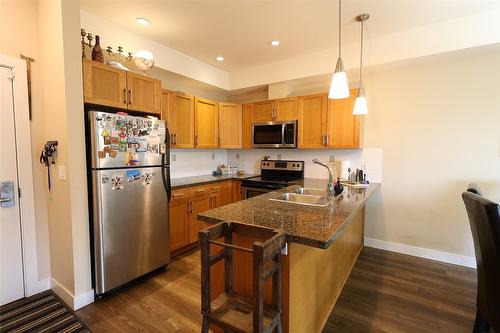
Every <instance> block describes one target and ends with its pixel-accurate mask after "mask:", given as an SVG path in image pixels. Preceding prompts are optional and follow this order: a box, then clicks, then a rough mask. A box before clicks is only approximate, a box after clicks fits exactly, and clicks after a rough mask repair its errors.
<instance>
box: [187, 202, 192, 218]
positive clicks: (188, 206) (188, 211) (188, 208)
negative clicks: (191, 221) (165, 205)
mask: <svg viewBox="0 0 500 333" xmlns="http://www.w3.org/2000/svg"><path fill="white" fill-rule="evenodd" d="M187 214H188V215H189V214H191V201H189V202H188V204H187Z"/></svg>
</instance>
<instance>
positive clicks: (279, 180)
mask: <svg viewBox="0 0 500 333" xmlns="http://www.w3.org/2000/svg"><path fill="white" fill-rule="evenodd" d="M260 169H261V174H260V176H256V177H251V178H246V179H244V180H243V181H242V182H241V188H242V191H243V196H244V198H245V199H248V198H252V197H256V196H258V195H261V194H264V193H267V192H271V191H274V190H277V189H280V188H284V187H287V186H290V185H293V184H295V183H296V181H297V180H300V179H303V178H304V161H283V160H263V161H261V162H260Z"/></svg>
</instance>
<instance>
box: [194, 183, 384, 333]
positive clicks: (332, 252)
mask: <svg viewBox="0 0 500 333" xmlns="http://www.w3.org/2000/svg"><path fill="white" fill-rule="evenodd" d="M379 186H380V185H379V184H370V186H369V187H368V188H363V189H360V188H347V187H346V188H345V189H344V192H343V193H342V194H341V195H339V196H337V197H335V198H334V199H332V200H331V202H330V204H329V205H328V206H326V207H316V206H305V205H300V204H294V203H288V202H280V201H274V200H270V199H272V198H278V197H279V196H280V195H281V194H282V193H283V192H293V191H295V190H297V189H298V188H300V187H306V188H317V189H323V188H325V187H326V182H325V181H324V180H317V179H304V180H302V181H301V182H300V184H299V185H294V186H290V187H287V188H285V189H281V190H278V191H274V192H269V193H266V194H263V195H260V196H257V197H254V198H250V199H247V200H243V201H240V202H237V203H233V204H231V205H227V206H223V207H220V208H217V209H212V210H209V211H206V212H203V213H201V214H199V215H198V218H199V219H200V220H202V221H205V222H206V223H207V226H209V225H210V224H215V223H219V222H222V221H231V222H238V223H245V224H252V225H258V226H262V227H267V228H272V229H278V230H283V231H284V232H285V234H286V237H287V252H288V253H287V255H285V256H283V267H282V270H283V281H282V286H283V292H282V301H283V313H282V322H283V331H284V332H321V330H322V329H323V327H324V325H325V323H326V321H327V319H328V317H329V315H330V313H331V311H332V309H333V306H334V305H335V302H336V300H337V298H338V296H339V295H340V292H341V291H342V287H343V286H344V283H345V281H346V280H347V277H348V276H349V274H350V272H351V270H352V267H353V266H354V263H355V262H356V259H357V257H358V255H359V253H360V252H361V249H362V248H363V240H364V220H365V205H366V202H367V200H368V199H369V198H370V196H371V195H372V194H373V193H374V192H375V191H376V190H377V189H378V188H379ZM235 236H236V235H235ZM256 240H258V239H251V238H249V237H246V236H237V237H234V238H233V242H234V243H235V244H237V245H240V246H246V247H251V244H252V243H253V242H254V241H256ZM217 250H218V249H217V248H216V247H214V248H213V251H217ZM217 265H219V266H217ZM217 265H216V266H214V267H213V269H212V272H211V281H212V297H216V296H217V295H219V294H220V293H222V292H223V274H224V267H223V265H224V263H223V262H220V263H218V264H217ZM233 269H234V289H235V290H236V291H238V292H239V293H241V294H243V295H244V296H246V297H251V296H252V279H251V274H252V258H251V254H248V253H235V256H234V267H233ZM270 291H271V281H268V285H267V293H266V296H267V297H266V301H270V300H271V298H270V296H271V295H270Z"/></svg>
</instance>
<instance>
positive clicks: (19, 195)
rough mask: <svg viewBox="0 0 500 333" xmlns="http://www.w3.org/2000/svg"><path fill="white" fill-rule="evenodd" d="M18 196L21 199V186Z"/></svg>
mask: <svg viewBox="0 0 500 333" xmlns="http://www.w3.org/2000/svg"><path fill="white" fill-rule="evenodd" d="M17 196H18V197H19V199H21V188H20V187H18V188H17Z"/></svg>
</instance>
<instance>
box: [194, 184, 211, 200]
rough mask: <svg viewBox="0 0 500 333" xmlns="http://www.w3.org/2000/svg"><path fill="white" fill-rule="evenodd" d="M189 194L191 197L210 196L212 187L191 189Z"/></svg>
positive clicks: (204, 186)
mask: <svg viewBox="0 0 500 333" xmlns="http://www.w3.org/2000/svg"><path fill="white" fill-rule="evenodd" d="M189 193H190V195H191V197H201V196H204V195H209V194H210V186H208V185H203V186H195V187H190V188H189Z"/></svg>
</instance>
